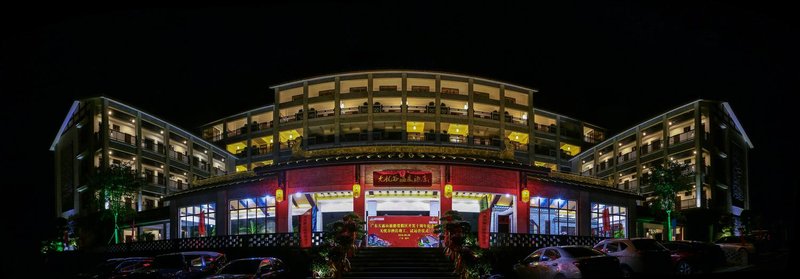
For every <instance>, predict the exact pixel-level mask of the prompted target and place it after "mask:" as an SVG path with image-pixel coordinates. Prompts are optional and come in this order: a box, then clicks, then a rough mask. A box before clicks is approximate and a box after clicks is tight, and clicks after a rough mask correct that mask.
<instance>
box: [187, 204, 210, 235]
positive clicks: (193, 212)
mask: <svg viewBox="0 0 800 279" xmlns="http://www.w3.org/2000/svg"><path fill="white" fill-rule="evenodd" d="M216 208H217V204H216V203H207V204H200V205H195V206H189V207H181V208H180V211H179V212H178V214H179V217H180V222H181V223H180V227H181V231H180V235H179V236H180V237H181V238H188V237H205V236H215V235H216V234H217V231H216V228H217V225H216V219H217V218H216Z"/></svg>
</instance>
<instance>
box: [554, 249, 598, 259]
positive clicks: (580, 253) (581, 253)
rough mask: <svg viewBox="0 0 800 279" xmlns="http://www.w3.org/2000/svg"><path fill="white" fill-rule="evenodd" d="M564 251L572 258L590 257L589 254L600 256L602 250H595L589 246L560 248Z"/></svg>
mask: <svg viewBox="0 0 800 279" xmlns="http://www.w3.org/2000/svg"><path fill="white" fill-rule="evenodd" d="M561 250H564V252H567V254H569V255H570V257H572V258H582V257H591V256H602V255H603V252H600V251H597V250H595V249H592V248H589V247H564V248H561Z"/></svg>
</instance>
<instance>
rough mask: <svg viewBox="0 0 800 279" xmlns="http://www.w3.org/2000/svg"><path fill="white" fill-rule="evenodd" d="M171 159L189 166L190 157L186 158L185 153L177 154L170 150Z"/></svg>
mask: <svg viewBox="0 0 800 279" xmlns="http://www.w3.org/2000/svg"><path fill="white" fill-rule="evenodd" d="M169 158H170V159H172V160H175V161H177V162H181V163H184V164H187V165H188V164H189V156H186V154H185V153H183V152H177V151H175V150H170V151H169Z"/></svg>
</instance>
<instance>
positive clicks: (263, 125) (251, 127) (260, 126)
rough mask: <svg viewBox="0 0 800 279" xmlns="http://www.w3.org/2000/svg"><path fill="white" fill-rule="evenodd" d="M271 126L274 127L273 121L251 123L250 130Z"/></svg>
mask: <svg viewBox="0 0 800 279" xmlns="http://www.w3.org/2000/svg"><path fill="white" fill-rule="evenodd" d="M309 113H310V112H309ZM309 118H310V117H309ZM269 128H272V121H267V122H261V123H254V124H253V125H250V130H252V131H263V130H266V129H269Z"/></svg>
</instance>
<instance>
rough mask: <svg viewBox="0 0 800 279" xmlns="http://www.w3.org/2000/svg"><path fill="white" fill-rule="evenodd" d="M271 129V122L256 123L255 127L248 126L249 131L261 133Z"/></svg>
mask: <svg viewBox="0 0 800 279" xmlns="http://www.w3.org/2000/svg"><path fill="white" fill-rule="evenodd" d="M269 128H272V121H267V122H261V123H256V124H255V125H251V126H250V130H252V131H261V130H266V129H269Z"/></svg>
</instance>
